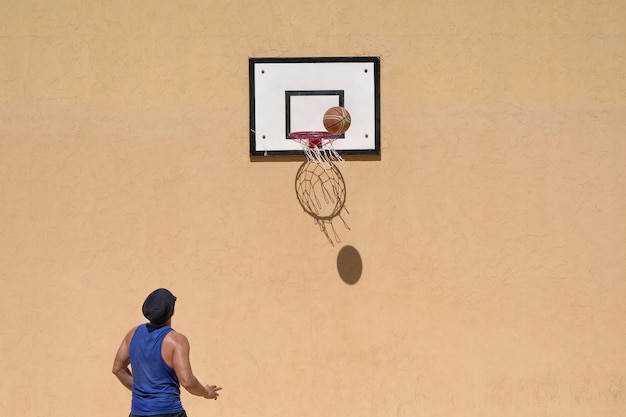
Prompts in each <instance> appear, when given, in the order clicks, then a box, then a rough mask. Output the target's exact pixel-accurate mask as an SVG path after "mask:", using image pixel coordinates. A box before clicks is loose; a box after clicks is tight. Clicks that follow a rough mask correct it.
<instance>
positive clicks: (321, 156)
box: [287, 131, 343, 169]
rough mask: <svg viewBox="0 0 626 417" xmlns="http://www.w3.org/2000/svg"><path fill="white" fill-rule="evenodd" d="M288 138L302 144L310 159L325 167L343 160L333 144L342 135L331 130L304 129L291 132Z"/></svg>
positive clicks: (305, 153)
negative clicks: (330, 131) (336, 134)
mask: <svg viewBox="0 0 626 417" xmlns="http://www.w3.org/2000/svg"><path fill="white" fill-rule="evenodd" d="M287 138H288V139H291V140H294V141H296V142H298V143H299V144H301V145H302V150H303V151H304V155H306V157H307V158H308V160H309V161H311V162H314V163H318V164H320V165H322V167H323V168H324V169H328V168H330V166H331V165H332V164H333V162H343V158H342V157H341V155H339V153H337V151H336V150H335V148H334V146H333V142H335V140H337V139H339V138H340V136H335V135H333V134H331V133H329V132H316V131H303V132H291V133H289V136H287Z"/></svg>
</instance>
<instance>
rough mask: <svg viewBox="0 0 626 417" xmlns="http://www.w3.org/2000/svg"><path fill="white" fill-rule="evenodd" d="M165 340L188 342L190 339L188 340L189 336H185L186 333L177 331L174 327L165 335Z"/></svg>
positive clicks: (178, 342)
mask: <svg viewBox="0 0 626 417" xmlns="http://www.w3.org/2000/svg"><path fill="white" fill-rule="evenodd" d="M165 340H167V341H169V342H170V343H175V344H188V343H189V341H188V340H187V336H185V335H184V334H182V333H180V332H177V331H176V330H174V329H172V330H171V331H170V332H169V333H168V334H167V336H165Z"/></svg>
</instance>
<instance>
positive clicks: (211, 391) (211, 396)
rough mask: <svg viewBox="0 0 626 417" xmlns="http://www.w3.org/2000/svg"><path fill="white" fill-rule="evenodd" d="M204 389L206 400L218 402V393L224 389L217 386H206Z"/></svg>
mask: <svg viewBox="0 0 626 417" xmlns="http://www.w3.org/2000/svg"><path fill="white" fill-rule="evenodd" d="M204 388H206V394H205V395H204V398H206V399H208V400H217V397H219V394H218V393H217V391H219V390H221V389H222V387H218V386H217V385H206V386H205V387H204Z"/></svg>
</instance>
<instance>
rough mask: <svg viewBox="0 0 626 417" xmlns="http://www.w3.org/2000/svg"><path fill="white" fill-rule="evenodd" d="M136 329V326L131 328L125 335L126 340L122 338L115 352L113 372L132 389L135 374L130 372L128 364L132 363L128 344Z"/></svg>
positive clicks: (123, 383)
mask: <svg viewBox="0 0 626 417" xmlns="http://www.w3.org/2000/svg"><path fill="white" fill-rule="evenodd" d="M135 329H136V328H133V329H131V330H130V332H128V334H127V335H126V337H124V340H122V343H121V344H120V347H119V349H118V350H117V353H116V354H115V360H114V361H113V369H112V372H113V374H114V375H115V376H116V377H117V379H119V380H120V382H121V383H122V385H124V386H125V387H126V388H128V389H129V390H131V391H132V389H133V374H132V373H131V372H130V369H128V365H130V354H129V350H128V346H129V344H130V339H132V335H133V334H134V333H135Z"/></svg>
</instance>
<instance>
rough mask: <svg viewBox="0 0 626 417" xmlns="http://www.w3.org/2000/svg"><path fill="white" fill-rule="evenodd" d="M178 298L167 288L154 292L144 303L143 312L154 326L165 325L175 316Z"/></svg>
mask: <svg viewBox="0 0 626 417" xmlns="http://www.w3.org/2000/svg"><path fill="white" fill-rule="evenodd" d="M175 303H176V297H175V296H174V294H172V293H171V292H169V290H166V289H165V288H159V289H158V290H154V291H153V292H152V293H150V295H149V296H148V298H146V301H144V303H143V307H142V308H141V311H142V312H143V315H144V316H145V317H146V318H147V319H148V320H150V323H152V324H164V323H165V322H167V321H168V320H169V319H170V318H171V317H172V316H173V315H174V304H175Z"/></svg>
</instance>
